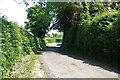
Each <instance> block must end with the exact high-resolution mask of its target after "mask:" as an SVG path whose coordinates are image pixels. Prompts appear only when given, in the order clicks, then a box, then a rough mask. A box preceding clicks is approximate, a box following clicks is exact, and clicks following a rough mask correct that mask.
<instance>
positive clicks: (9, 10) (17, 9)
mask: <svg viewBox="0 0 120 80" xmlns="http://www.w3.org/2000/svg"><path fill="white" fill-rule="evenodd" d="M17 1H20V0H17ZM30 6H33V4H32V3H31V4H30ZM30 6H29V7H30ZM27 8H28V7H26V5H25V4H23V3H21V4H18V3H17V2H15V0H0V13H2V14H0V16H2V15H6V16H7V17H8V20H9V21H14V22H17V23H18V24H19V25H20V26H23V27H24V26H25V24H24V22H25V21H27V12H26V11H25V10H27Z"/></svg>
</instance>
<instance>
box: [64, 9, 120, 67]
mask: <svg viewBox="0 0 120 80" xmlns="http://www.w3.org/2000/svg"><path fill="white" fill-rule="evenodd" d="M74 32H75V30H74V28H70V29H69V30H67V31H66V35H65V40H64V41H65V42H64V45H63V48H69V49H70V48H71V49H74V50H76V51H79V52H80V54H82V55H85V56H89V57H92V58H93V59H97V60H100V61H103V62H107V63H109V64H111V65H116V66H118V65H119V64H118V61H119V60H120V50H119V49H120V12H119V11H116V10H113V11H107V12H103V13H101V14H96V16H95V17H92V18H91V20H88V21H87V20H86V21H85V22H84V24H82V25H79V26H78V29H77V32H76V35H73V33H74ZM74 36H76V37H75V38H73V37H74Z"/></svg>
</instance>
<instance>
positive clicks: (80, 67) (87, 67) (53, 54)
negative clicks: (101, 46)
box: [41, 44, 118, 78]
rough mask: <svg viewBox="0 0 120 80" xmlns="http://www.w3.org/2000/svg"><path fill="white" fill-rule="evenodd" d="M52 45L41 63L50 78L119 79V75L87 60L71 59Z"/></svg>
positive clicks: (56, 46)
mask: <svg viewBox="0 0 120 80" xmlns="http://www.w3.org/2000/svg"><path fill="white" fill-rule="evenodd" d="M59 46H60V44H52V45H50V46H49V47H48V48H47V49H46V50H45V51H43V52H42V55H41V61H42V63H43V65H44V68H45V70H47V73H48V77H50V78H118V73H116V72H114V71H112V70H109V69H105V68H103V67H102V66H97V64H96V63H95V64H96V65H92V63H91V62H90V63H89V61H87V60H85V59H82V58H81V59H76V58H74V57H70V56H68V55H67V53H65V52H64V51H61V50H60V48H59Z"/></svg>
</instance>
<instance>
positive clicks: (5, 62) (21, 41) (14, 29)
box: [0, 19, 45, 77]
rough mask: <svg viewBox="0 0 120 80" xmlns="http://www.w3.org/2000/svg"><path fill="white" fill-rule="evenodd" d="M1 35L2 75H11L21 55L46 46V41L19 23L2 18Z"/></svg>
mask: <svg viewBox="0 0 120 80" xmlns="http://www.w3.org/2000/svg"><path fill="white" fill-rule="evenodd" d="M0 23H1V24H2V25H1V28H2V31H1V32H0V33H1V35H2V37H1V41H2V42H1V58H0V59H1V60H0V61H1V62H2V63H1V66H0V70H1V71H0V72H2V73H1V77H9V76H10V71H11V70H12V68H13V66H14V64H15V63H16V62H17V61H18V60H20V58H21V56H23V55H26V54H31V53H36V51H38V50H42V48H44V47H45V44H44V41H43V40H41V39H38V38H37V37H35V36H33V35H31V34H30V33H28V32H27V31H26V30H24V29H22V28H20V27H19V26H18V25H17V24H15V23H12V22H8V21H7V20H5V19H0Z"/></svg>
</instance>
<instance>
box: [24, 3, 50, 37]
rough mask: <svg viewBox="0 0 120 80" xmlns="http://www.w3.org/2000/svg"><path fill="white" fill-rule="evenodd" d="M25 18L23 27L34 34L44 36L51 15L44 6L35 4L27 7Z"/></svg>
mask: <svg viewBox="0 0 120 80" xmlns="http://www.w3.org/2000/svg"><path fill="white" fill-rule="evenodd" d="M27 12H28V14H27V19H28V20H29V22H25V23H26V26H25V28H26V29H27V30H29V31H30V32H32V33H33V34H34V35H35V36H37V37H40V38H44V36H45V34H46V33H47V31H48V27H49V25H50V22H51V19H52V16H51V14H50V13H49V11H48V10H47V9H46V7H40V6H38V5H35V6H33V7H30V8H28V10H27Z"/></svg>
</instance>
